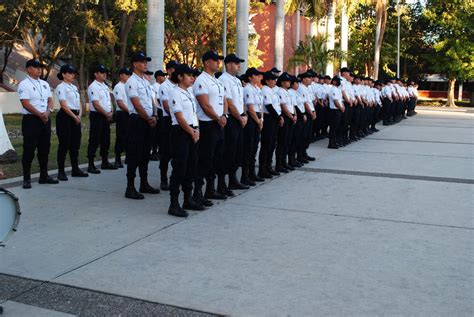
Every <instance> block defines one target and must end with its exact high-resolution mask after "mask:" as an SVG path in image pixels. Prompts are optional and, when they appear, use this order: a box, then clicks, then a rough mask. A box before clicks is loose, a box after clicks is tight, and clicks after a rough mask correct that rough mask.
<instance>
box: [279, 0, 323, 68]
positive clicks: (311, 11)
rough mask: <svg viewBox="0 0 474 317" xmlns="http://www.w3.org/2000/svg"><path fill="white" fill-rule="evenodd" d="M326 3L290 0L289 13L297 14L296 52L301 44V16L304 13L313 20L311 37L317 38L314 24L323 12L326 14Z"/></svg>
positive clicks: (320, 0) (319, 0)
mask: <svg viewBox="0 0 474 317" xmlns="http://www.w3.org/2000/svg"><path fill="white" fill-rule="evenodd" d="M324 5H325V1H324V0H290V2H289V3H288V7H287V13H288V14H293V13H296V26H295V31H296V32H295V51H296V49H297V48H298V45H299V44H300V29H301V26H300V23H301V21H300V16H301V13H303V15H304V16H306V17H309V18H310V19H311V24H310V36H315V35H316V34H315V32H314V31H315V30H314V24H315V23H316V22H315V21H317V19H319V18H321V16H322V15H323V12H325V6H324ZM295 74H296V75H297V74H298V69H297V66H296V65H295Z"/></svg>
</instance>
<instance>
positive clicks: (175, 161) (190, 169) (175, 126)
mask: <svg viewBox="0 0 474 317" xmlns="http://www.w3.org/2000/svg"><path fill="white" fill-rule="evenodd" d="M193 73H194V70H193V69H192V68H190V67H189V66H188V65H186V64H181V65H177V66H176V68H175V70H174V72H173V74H172V75H171V77H172V78H171V79H172V81H173V82H174V83H176V86H174V87H172V88H171V89H170V91H169V99H168V101H169V109H170V115H171V122H172V123H171V124H172V126H171V132H170V150H171V151H170V153H171V166H172V171H171V177H170V207H169V209H168V214H170V215H173V216H176V217H187V216H188V213H187V211H186V209H188V210H204V206H203V205H202V203H201V202H200V201H197V200H195V199H194V198H193V196H192V191H193V181H194V179H195V177H196V170H197V163H198V141H199V121H198V118H197V113H196V110H197V103H196V99H195V98H194V95H193V94H192V93H191V91H190V89H189V88H190V87H191V86H192V83H193V81H194V80H193ZM180 186H181V189H182V190H183V193H184V202H183V207H182V208H181V206H180V205H179V200H178V197H179V190H180Z"/></svg>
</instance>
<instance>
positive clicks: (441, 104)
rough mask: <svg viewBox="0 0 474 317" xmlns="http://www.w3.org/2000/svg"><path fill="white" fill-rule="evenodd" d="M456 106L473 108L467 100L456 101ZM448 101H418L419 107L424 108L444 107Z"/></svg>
mask: <svg viewBox="0 0 474 317" xmlns="http://www.w3.org/2000/svg"><path fill="white" fill-rule="evenodd" d="M454 103H455V105H456V106H458V107H471V104H470V102H469V101H467V100H462V101H459V100H456V101H454ZM445 104H446V100H445V99H444V100H443V99H433V100H418V102H417V106H424V107H444V105H445Z"/></svg>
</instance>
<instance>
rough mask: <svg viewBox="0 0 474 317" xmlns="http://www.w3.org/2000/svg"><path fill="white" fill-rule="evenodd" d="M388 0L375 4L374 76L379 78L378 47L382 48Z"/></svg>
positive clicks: (379, 0)
mask: <svg viewBox="0 0 474 317" xmlns="http://www.w3.org/2000/svg"><path fill="white" fill-rule="evenodd" d="M387 6H388V0H377V5H376V20H377V24H376V28H375V54H374V78H375V79H376V80H377V79H378V78H379V65H380V49H381V48H382V41H383V35H384V32H385V25H386V24H387Z"/></svg>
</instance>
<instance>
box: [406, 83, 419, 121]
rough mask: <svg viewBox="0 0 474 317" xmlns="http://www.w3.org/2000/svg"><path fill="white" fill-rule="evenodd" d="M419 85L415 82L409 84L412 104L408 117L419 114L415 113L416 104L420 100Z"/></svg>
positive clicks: (409, 107) (410, 103)
mask: <svg viewBox="0 0 474 317" xmlns="http://www.w3.org/2000/svg"><path fill="white" fill-rule="evenodd" d="M417 88H418V85H416V84H415V82H414V81H413V80H411V81H410V82H409V86H408V88H407V89H408V93H409V94H410V102H409V106H408V111H407V116H409V117H411V116H414V115H416V114H417V112H416V111H415V107H416V102H417V100H418V89H417Z"/></svg>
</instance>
